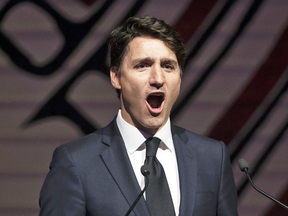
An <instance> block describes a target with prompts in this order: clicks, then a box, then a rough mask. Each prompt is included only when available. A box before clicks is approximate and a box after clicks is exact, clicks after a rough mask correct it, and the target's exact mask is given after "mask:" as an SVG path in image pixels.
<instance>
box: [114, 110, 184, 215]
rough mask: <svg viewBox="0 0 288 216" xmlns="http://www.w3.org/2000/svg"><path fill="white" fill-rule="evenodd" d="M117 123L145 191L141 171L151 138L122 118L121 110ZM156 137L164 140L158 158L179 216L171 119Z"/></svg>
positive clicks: (139, 181) (177, 178)
mask: <svg viewBox="0 0 288 216" xmlns="http://www.w3.org/2000/svg"><path fill="white" fill-rule="evenodd" d="M116 122H117V126H118V128H119V130H120V133H121V136H122V138H123V140H124V143H125V146H126V150H127V152H128V156H129V158H130V162H131V164H132V167H133V169H134V173H135V175H136V178H137V180H138V183H139V185H140V187H141V189H143V188H144V185H145V180H144V176H143V175H142V174H141V171H140V170H141V166H142V165H143V164H144V161H145V158H146V148H145V147H146V145H145V141H146V139H147V138H149V137H151V136H150V135H149V134H146V133H144V132H143V131H140V130H138V129H137V128H136V127H134V126H132V125H130V124H129V123H127V122H126V121H125V120H124V119H123V118H122V115H121V110H119V112H118V115H117V119H116ZM154 136H155V137H158V138H159V139H161V140H162V141H161V143H160V145H159V149H158V151H157V155H156V157H157V159H158V160H159V162H160V163H161V164H162V166H163V169H164V171H165V174H166V178H167V181H168V185H169V188H170V193H171V196H172V200H173V204H174V209H175V212H176V215H178V214H179V206H180V186H179V176H178V166H177V158H176V153H175V149H174V144H173V139H172V133H171V124H170V119H168V121H167V122H166V124H165V125H164V126H163V127H162V128H161V129H160V130H159V131H158V132H157V133H156V134H155V135H154Z"/></svg>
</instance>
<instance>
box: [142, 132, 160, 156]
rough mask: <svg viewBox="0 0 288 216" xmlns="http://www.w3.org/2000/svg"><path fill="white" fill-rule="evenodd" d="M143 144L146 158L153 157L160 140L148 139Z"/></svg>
mask: <svg viewBox="0 0 288 216" xmlns="http://www.w3.org/2000/svg"><path fill="white" fill-rule="evenodd" d="M145 142H146V157H155V156H156V153H157V150H158V147H159V144H160V142H161V140H160V139H159V138H157V137H149V138H148V139H147V140H146V141H145Z"/></svg>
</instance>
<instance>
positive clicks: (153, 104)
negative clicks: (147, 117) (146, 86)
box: [146, 92, 164, 114]
mask: <svg viewBox="0 0 288 216" xmlns="http://www.w3.org/2000/svg"><path fill="white" fill-rule="evenodd" d="M146 101H147V104H148V108H149V110H150V112H152V113H155V114H158V113H160V112H161V111H162V109H163V102H164V93H162V92H160V93H152V94H149V95H148V97H147V100H146Z"/></svg>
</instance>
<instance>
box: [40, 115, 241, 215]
mask: <svg viewBox="0 0 288 216" xmlns="http://www.w3.org/2000/svg"><path fill="white" fill-rule="evenodd" d="M172 135H173V142H174V145H175V150H176V155H177V162H178V170H179V178H180V193H181V203H180V212H179V215H181V216H189V215H191V216H192V215H193V216H210V215H211V216H215V215H218V216H236V215H238V214H237V196H236V188H235V183H234V178H233V174H232V170H231V165H230V160H229V156H228V154H227V152H226V148H225V145H224V144H223V143H222V142H218V141H215V140H212V139H209V138H207V137H202V136H199V135H196V134H194V133H192V132H189V131H187V130H185V129H182V128H180V127H177V126H174V125H172ZM140 191H141V189H140V187H139V184H138V182H137V179H136V177H135V175H134V171H133V168H132V165H131V163H130V160H129V157H128V155H127V151H126V149H125V145H124V142H123V139H122V137H121V135H120V132H119V130H118V127H117V124H116V121H115V119H114V120H113V121H112V122H111V123H110V124H109V125H108V126H106V127H105V128H102V129H100V130H98V131H96V132H94V133H92V134H90V135H87V136H85V137H83V138H80V139H77V140H75V141H72V142H70V143H68V144H64V145H62V146H60V147H58V148H57V149H56V150H55V152H54V154H53V160H52V162H51V164H50V171H49V173H48V175H47V177H46V180H45V182H44V184H43V187H42V190H41V193H40V200H39V202H40V207H41V210H40V215H53V216H54V215H55V216H56V215H57V216H59V215H61V216H65V215H67V216H68V215H69V216H73V215H75V216H76V215H77V216H82V215H103V216H104V215H107V216H108V215H109V216H117V215H119V216H123V215H125V213H126V212H127V211H128V209H129V208H130V206H131V205H132V203H133V202H134V200H135V199H136V197H137V196H138V194H139V193H140ZM130 215H138V216H141V215H142V216H147V215H149V211H148V208H147V206H146V202H145V200H144V198H143V197H142V198H141V199H140V201H139V202H138V204H137V205H136V206H135V208H134V210H133V212H131V214H130ZM163 215H165V209H163Z"/></svg>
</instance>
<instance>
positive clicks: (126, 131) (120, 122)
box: [116, 109, 174, 154]
mask: <svg viewBox="0 0 288 216" xmlns="http://www.w3.org/2000/svg"><path fill="white" fill-rule="evenodd" d="M116 122H117V126H118V128H119V131H120V133H121V136H122V138H123V140H124V143H125V146H126V149H127V151H128V152H129V154H133V153H134V152H135V151H136V150H142V149H144V148H145V145H143V144H144V143H145V141H146V139H147V138H148V137H150V135H149V134H146V133H145V132H143V131H140V130H138V129H137V128H136V127H134V126H132V125H130V124H129V123H128V122H126V121H125V120H124V119H123V118H122V115H121V110H120V109H119V111H118V115H117V118H116ZM154 136H155V137H158V138H159V139H161V140H162V142H161V143H160V148H162V149H167V148H168V149H169V150H170V151H173V149H174V147H173V141H172V133H171V124H170V118H168V120H167V122H166V123H165V125H164V126H163V127H162V128H161V129H160V130H159V131H158V132H157V133H156V134H155V135H154Z"/></svg>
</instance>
